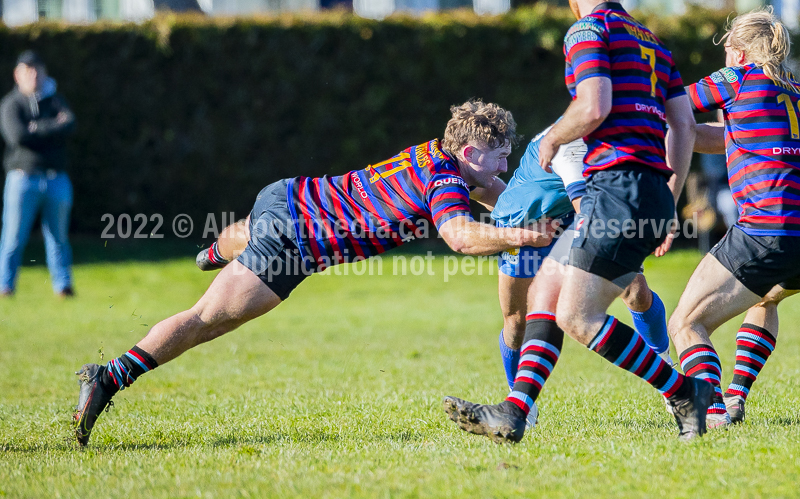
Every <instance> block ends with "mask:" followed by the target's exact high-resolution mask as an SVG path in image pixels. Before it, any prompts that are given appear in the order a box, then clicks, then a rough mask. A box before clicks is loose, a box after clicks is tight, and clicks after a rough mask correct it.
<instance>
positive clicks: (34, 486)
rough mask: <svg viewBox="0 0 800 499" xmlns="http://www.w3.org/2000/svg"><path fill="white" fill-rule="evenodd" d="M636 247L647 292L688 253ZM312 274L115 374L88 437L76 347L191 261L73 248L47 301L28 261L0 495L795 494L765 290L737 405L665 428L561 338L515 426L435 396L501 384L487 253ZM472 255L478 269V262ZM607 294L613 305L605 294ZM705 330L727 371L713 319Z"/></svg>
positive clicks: (788, 387) (183, 292) (641, 397)
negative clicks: (485, 429) (486, 431)
mask: <svg viewBox="0 0 800 499" xmlns="http://www.w3.org/2000/svg"><path fill="white" fill-rule="evenodd" d="M699 258H700V257H699V255H698V254H696V253H691V252H680V253H673V254H670V255H669V256H668V257H665V258H663V259H661V260H658V261H655V260H648V264H647V276H648V278H649V280H650V282H651V283H652V285H653V287H654V288H655V289H656V290H657V291H658V292H659V293H660V294H661V296H662V298H663V299H664V302H665V303H666V305H667V308H668V310H671V309H672V308H674V306H675V304H676V302H677V299H678V296H679V295H680V292H681V290H682V289H683V286H684V284H685V283H686V281H687V279H688V277H689V275H690V273H691V271H692V270H693V268H694V267H695V265H696V263H697V262H698V261H699ZM443 265H444V262H443V258H442V257H439V258H437V259H436V261H434V262H433V264H432V270H433V273H434V274H435V275H433V276H429V275H422V276H403V277H396V276H393V275H391V274H392V265H391V256H389V257H387V258H386V259H385V260H384V269H383V270H384V275H383V276H356V275H352V274H351V275H347V276H335V275H323V276H314V277H312V278H311V279H309V280H308V281H307V282H306V283H304V284H303V285H302V286H301V287H300V288H299V289H298V290H297V291H296V292H295V293H294V294H293V295H292V297H291V299H290V300H288V301H287V302H286V303H285V304H283V305H281V306H280V307H279V308H278V309H277V310H276V311H274V312H273V313H271V314H270V315H269V316H268V317H263V318H261V319H258V320H256V321H254V322H252V323H250V324H247V325H245V326H243V327H242V328H240V329H239V330H237V331H235V332H233V333H231V334H229V335H228V336H226V337H223V338H220V339H218V340H216V341H214V342H212V343H210V344H206V345H203V346H201V347H199V348H197V349H195V350H193V351H191V352H189V353H187V354H185V355H184V356H182V357H180V358H179V359H177V360H175V361H174V362H171V363H169V364H167V365H165V366H163V367H160V368H159V369H158V370H156V371H155V372H153V373H150V374H148V375H147V376H144V377H143V378H141V379H140V380H139V381H138V382H137V383H136V384H135V385H134V386H133V387H132V388H131V389H129V390H126V391H124V392H122V393H120V394H119V395H118V396H117V397H116V399H115V402H116V406H115V407H114V408H113V409H112V410H111V411H110V412H109V413H107V414H104V415H103V416H102V418H101V419H100V421H99V423H98V426H97V427H96V429H95V432H94V434H93V436H92V442H91V444H90V447H89V449H88V450H86V451H80V450H77V449H76V448H75V446H74V445H73V444H72V442H71V441H70V416H71V411H72V406H73V405H74V404H75V402H76V397H77V384H76V379H75V378H76V377H75V376H74V375H73V374H72V373H73V372H74V371H75V370H76V369H77V368H78V367H79V366H80V365H81V364H83V363H84V362H88V361H99V359H100V353H99V352H100V351H102V352H103V353H104V354H105V359H106V360H108V359H109V357H111V356H116V355H119V354H120V353H121V352H123V351H125V350H127V349H128V348H130V347H131V346H132V345H133V344H134V343H135V342H136V341H137V340H138V339H139V338H140V337H142V336H143V335H144V334H145V333H146V332H147V330H148V328H149V326H150V325H152V324H154V323H156V322H157V321H158V320H160V319H162V318H164V317H166V316H167V315H170V314H172V313H174V312H177V311H180V310H182V309H184V308H186V307H189V306H190V305H192V304H193V302H194V301H195V300H196V298H197V297H199V296H200V294H201V293H202V292H203V291H204V290H205V288H206V286H207V284H208V283H209V282H210V280H211V279H212V278H213V276H212V275H208V274H202V273H200V272H199V271H197V269H196V268H195V267H194V265H193V264H192V260H191V259H179V260H168V261H164V262H160V263H152V262H148V263H124V262H123V263H114V264H102V263H86V264H81V265H78V266H77V267H76V268H75V275H76V287H77V291H78V297H77V298H76V299H74V300H71V301H63V302H62V301H58V300H57V299H55V298H54V297H53V296H52V294H51V290H50V287H49V281H48V276H47V272H46V270H45V269H44V268H43V267H26V268H24V269H23V273H22V277H21V281H20V286H19V289H18V295H17V296H16V297H15V298H13V299H11V300H4V301H0V496H4V497H6V496H7V497H131V498H133V497H240V496H241V497H265V496H272V497H289V496H304V497H307V498H312V497H313V498H316V497H343V496H346V497H398V496H422V497H434V496H447V497H456V496H458V497H539V496H540V497H560V496H589V495H590V494H591V496H593V497H641V496H656V497H670V498H679V497H711V496H712V495H721V496H726V497H790V496H798V495H800V489H798V484H799V483H800V386H798V379H800V341H798V340H799V339H800V330H799V328H798V324H800V312H798V310H797V308H796V307H795V306H794V302H793V301H792V300H789V301H788V302H787V303H786V304H784V305H782V306H781V307H782V308H781V314H782V328H781V334H780V338H779V340H778V347H777V349H776V353H775V354H774V355H773V356H772V358H771V359H770V361H769V363H768V364H767V366H766V368H765V371H764V373H763V375H762V377H761V378H760V379H759V381H758V383H757V384H756V386H755V388H754V390H753V394H752V395H751V397H750V399H749V400H748V420H747V421H746V422H745V424H744V425H741V426H738V427H735V428H732V429H730V430H727V431H724V430H723V431H717V432H712V433H709V434H708V435H707V436H706V437H705V438H703V439H702V440H699V441H696V442H691V443H688V444H685V443H680V442H678V440H677V438H676V434H677V429H676V427H675V426H674V422H673V421H672V420H671V418H670V417H669V416H668V415H667V414H666V412H665V411H664V406H663V402H662V401H661V400H660V398H659V396H658V395H657V393H656V392H655V390H653V389H652V388H650V387H649V386H648V385H646V384H645V383H644V382H642V381H640V380H639V379H638V378H636V377H634V376H633V375H631V374H628V373H626V372H624V371H622V370H620V369H618V368H616V367H614V366H612V365H610V364H608V363H607V362H606V361H604V360H603V359H601V358H600V357H599V356H597V355H596V354H594V353H592V352H590V351H588V350H587V349H586V348H584V347H582V346H580V345H578V344H577V343H575V342H573V341H570V340H568V342H567V343H565V348H564V352H563V354H562V357H561V361H560V362H559V364H558V367H557V368H556V370H555V372H554V374H553V376H552V377H551V378H550V381H549V382H548V384H547V386H546V388H545V389H544V391H543V393H542V396H541V397H540V399H539V405H540V409H541V419H540V424H539V426H538V427H537V428H536V430H535V431H534V432H532V433H530V434H528V435H526V437H525V439H524V440H523V442H522V443H521V444H519V445H516V446H498V445H495V444H493V443H492V442H490V441H489V440H488V439H485V438H481V437H476V436H473V435H468V434H465V433H463V432H461V431H460V430H458V429H457V428H456V427H455V425H454V424H453V423H451V422H450V421H449V420H448V419H447V418H446V417H445V415H444V413H443V411H442V409H441V398H442V396H443V395H457V396H461V397H465V398H468V399H471V400H476V401H482V402H494V401H499V400H502V398H503V397H504V395H505V393H506V391H507V389H506V387H505V386H504V385H505V381H504V376H503V374H502V368H501V366H500V363H499V355H498V352H497V334H498V331H499V329H500V326H501V320H500V313H499V308H498V304H497V293H496V280H497V277H496V270H494V269H492V267H491V264H490V263H484V264H483V266H482V267H481V269H482V271H483V274H484V275H482V276H476V275H473V276H465V275H457V276H453V277H451V278H450V279H449V282H447V283H445V282H443V281H444V279H443ZM490 271H493V273H494V274H495V275H488V274H489V273H490ZM614 313H615V314H616V315H617V316H618V317H620V318H621V319H623V320H624V321H626V322H628V323H630V317H629V315H628V313H627V312H626V311H624V309H623V308H622V307H621V306H619V305H615V308H614ZM737 326H738V323H734V322H731V323H728V324H727V325H726V326H725V327H724V328H723V329H722V330H720V331H718V332H717V333H716V335H715V339H716V343H717V348H718V352H719V354H720V357H721V358H722V360H723V370H724V374H723V378H724V380H725V382H726V383H727V382H728V381H729V380H730V375H731V372H732V364H733V353H734V347H735V343H734V341H735V340H734V335H735V331H736V328H737Z"/></svg>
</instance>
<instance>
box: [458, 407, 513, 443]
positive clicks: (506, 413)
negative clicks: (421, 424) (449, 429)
mask: <svg viewBox="0 0 800 499" xmlns="http://www.w3.org/2000/svg"><path fill="white" fill-rule="evenodd" d="M443 405H444V412H446V413H447V415H448V416H449V417H450V419H452V420H453V421H454V422H455V423H456V424H457V425H458V426H459V428H461V429H462V430H464V431H467V432H469V433H474V434H475V435H486V436H487V437H489V438H491V439H492V440H493V441H494V442H495V443H498V444H500V443H517V442H519V441H520V440H522V436H523V435H524V434H525V425H526V421H525V413H524V412H523V411H522V409H520V408H519V407H517V406H516V405H514V404H512V403H511V402H508V401H504V402H501V403H500V404H498V405H483V404H473V403H472V402H468V401H466V400H462V399H460V398H456V397H445V398H444V401H443Z"/></svg>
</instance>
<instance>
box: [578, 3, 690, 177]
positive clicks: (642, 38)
mask: <svg viewBox="0 0 800 499" xmlns="http://www.w3.org/2000/svg"><path fill="white" fill-rule="evenodd" d="M564 55H565V57H566V62H567V69H566V82H567V88H568V89H569V92H570V94H571V95H572V98H573V99H574V98H575V96H576V88H577V86H578V84H579V83H580V82H582V81H584V80H587V79H589V78H594V77H606V78H610V79H611V84H612V88H613V102H612V107H611V113H610V114H609V115H608V117H607V118H606V119H605V121H603V123H602V124H601V125H600V126H599V127H598V128H597V129H596V130H594V131H592V133H590V134H589V135H588V136H587V137H584V140H585V141H586V145H587V146H588V148H589V149H588V152H587V154H586V159H585V160H584V164H585V168H584V175H585V176H590V175H591V174H592V173H594V172H597V171H600V170H605V169H607V168H611V167H613V166H617V165H620V164H623V163H637V164H640V165H645V166H648V167H651V168H654V169H656V170H658V171H661V172H663V173H665V174H666V175H672V170H671V169H670V168H669V167H668V166H667V164H666V161H665V149H664V136H665V133H666V127H665V123H666V116H665V110H664V107H665V103H666V101H667V100H669V99H672V98H674V97H678V96H681V95H684V94H685V91H684V89H683V82H682V81H681V76H680V74H679V73H678V70H677V69H676V68H675V63H674V62H673V61H672V54H671V53H670V51H669V50H667V49H666V48H665V47H664V45H663V44H662V43H661V41H660V40H658V38H656V37H655V35H653V33H651V32H650V30H648V29H647V28H646V27H644V26H643V25H642V24H640V23H639V22H637V21H636V20H635V19H633V18H632V17H630V15H628V13H627V12H625V9H623V8H622V5H620V4H619V3H616V2H605V3H602V4H600V5H598V6H597V7H596V8H595V9H594V11H592V13H591V14H589V15H588V16H586V17H584V18H582V19H581V20H580V21H578V22H576V23H575V24H573V25H572V27H571V28H570V30H569V31H568V32H567V35H566V37H564Z"/></svg>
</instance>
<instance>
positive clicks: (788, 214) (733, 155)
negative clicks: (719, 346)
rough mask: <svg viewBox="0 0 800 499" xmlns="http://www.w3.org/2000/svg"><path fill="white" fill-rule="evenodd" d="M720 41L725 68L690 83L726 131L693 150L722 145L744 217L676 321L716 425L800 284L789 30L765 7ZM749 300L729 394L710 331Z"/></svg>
mask: <svg viewBox="0 0 800 499" xmlns="http://www.w3.org/2000/svg"><path fill="white" fill-rule="evenodd" d="M723 40H724V41H725V65H726V67H725V68H723V69H721V70H719V71H716V72H714V73H713V74H711V75H710V76H707V77H706V78H703V79H702V80H700V81H699V82H697V83H695V84H693V85H690V86H689V87H687V91H688V93H689V96H690V98H691V104H692V107H693V108H694V109H695V110H696V111H700V112H709V111H715V110H717V109H722V112H723V115H724V118H725V124H724V129H723V128H722V127H714V126H711V125H704V126H700V127H698V130H697V131H698V134H697V142H696V145H695V150H696V151H698V152H715V153H719V152H722V151H723V150H724V151H725V153H726V155H727V158H728V180H729V183H730V186H731V192H732V194H733V197H734V199H735V200H736V203H737V205H738V207H739V220H738V221H737V223H736V225H734V226H732V227H731V228H730V229H729V230H728V232H727V234H725V237H724V238H723V239H722V240H721V241H720V242H719V244H717V245H716V246H714V248H712V249H711V251H710V252H709V254H708V255H706V256H705V258H703V260H702V261H701V262H700V264H699V265H698V267H697V269H696V270H695V272H694V274H693V275H692V277H691V279H690V280H689V283H688V284H687V285H686V289H685V291H684V292H683V295H681V298H680V301H679V303H678V307H677V308H676V309H675V312H674V313H673V314H672V316H671V318H670V322H669V332H670V335H671V336H672V339H673V340H674V341H675V346H676V347H677V350H678V352H680V361H681V365H682V367H683V370H684V372H686V373H687V374H688V375H691V376H698V377H702V378H705V379H708V380H709V381H711V382H712V383H713V384H714V385H715V388H716V390H715V396H714V404H713V405H712V406H711V408H710V409H709V416H710V418H712V420H713V421H714V425H715V426H724V425H726V424H729V423H730V422H731V421H732V420H733V421H741V420H743V419H744V402H745V399H746V398H747V394H748V393H749V391H750V387H751V386H752V383H753V381H755V379H756V377H757V376H758V374H759V372H760V371H761V369H762V368H763V367H764V363H765V362H766V361H767V359H768V358H769V355H770V353H772V350H773V349H774V347H775V339H776V337H777V334H778V314H777V308H776V307H777V303H778V302H780V301H781V300H782V299H783V298H785V297H787V296H790V295H792V294H795V293H797V292H798V290H800V266H798V261H800V125H799V124H798V123H799V121H798V113H800V108H798V104H800V84H799V83H798V82H797V80H796V79H795V78H794V76H793V75H792V74H791V73H790V72H789V70H788V69H787V67H786V59H787V57H788V56H789V45H790V36H789V32H788V31H787V29H786V27H785V26H784V25H783V24H782V23H781V22H780V21H779V20H778V19H777V18H776V17H775V15H774V14H773V13H772V10H771V8H768V9H764V10H757V11H753V12H750V13H747V14H743V15H741V16H738V17H736V18H735V19H734V20H733V22H732V24H731V27H730V29H729V30H728V31H727V33H726V34H725V36H724V37H723ZM723 137H724V140H723ZM756 304H757V306H755V307H753V308H751V307H752V306H753V305H756ZM748 308H751V309H750V311H749V312H748V314H747V316H746V318H745V323H744V324H742V328H741V329H740V330H739V333H738V334H737V337H736V344H737V351H736V367H735V368H734V378H733V382H732V383H731V385H730V386H729V387H728V389H727V391H726V392H725V394H724V395H723V393H722V390H721V388H720V375H721V367H720V361H719V357H718V356H717V354H716V351H715V350H714V347H713V345H712V343H711V340H710V338H709V337H710V335H711V333H712V332H714V330H715V329H717V328H718V327H719V326H721V325H722V324H724V323H725V322H727V321H728V320H729V319H731V318H733V317H735V316H736V315H738V314H740V313H741V312H744V311H745V310H747V309H748Z"/></svg>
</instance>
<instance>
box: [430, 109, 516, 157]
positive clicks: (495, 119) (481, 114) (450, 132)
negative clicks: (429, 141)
mask: <svg viewBox="0 0 800 499" xmlns="http://www.w3.org/2000/svg"><path fill="white" fill-rule="evenodd" d="M450 112H451V113H452V114H453V117H452V118H450V121H448V122H447V127H446V128H445V130H444V139H443V140H442V147H443V148H444V150H445V151H447V152H448V153H450V155H453V154H455V153H456V152H457V151H458V149H459V148H460V147H461V146H463V145H464V144H467V143H468V142H470V141H472V142H479V143H484V144H486V145H488V146H489V147H491V148H493V149H494V148H497V147H503V146H505V145H506V144H509V143H510V144H511V145H516V144H517V142H518V141H519V136H518V135H517V123H516V122H515V121H514V117H513V116H512V115H511V112H510V111H506V110H505V109H503V108H502V107H500V106H498V105H497V104H493V103H491V102H490V103H488V104H485V103H484V102H483V101H482V100H480V99H470V100H468V101H467V102H465V103H463V104H461V105H460V106H452V107H451V108H450Z"/></svg>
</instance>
